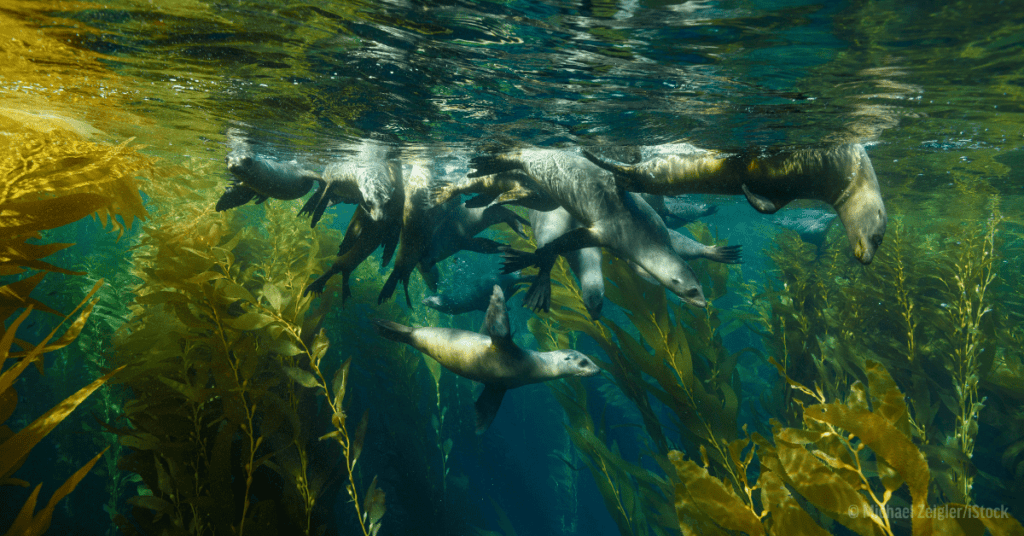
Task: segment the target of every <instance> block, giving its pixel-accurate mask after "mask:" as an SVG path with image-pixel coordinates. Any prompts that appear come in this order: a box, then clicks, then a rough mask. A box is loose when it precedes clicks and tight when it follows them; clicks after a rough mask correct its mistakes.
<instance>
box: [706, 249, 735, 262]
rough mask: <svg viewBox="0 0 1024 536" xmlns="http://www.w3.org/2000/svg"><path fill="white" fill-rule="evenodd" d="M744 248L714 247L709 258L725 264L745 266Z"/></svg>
mask: <svg viewBox="0 0 1024 536" xmlns="http://www.w3.org/2000/svg"><path fill="white" fill-rule="evenodd" d="M742 248H743V246H712V247H710V248H708V254H707V258H708V260H712V261H715V262H721V263H724V264H743V251H741V250H742Z"/></svg>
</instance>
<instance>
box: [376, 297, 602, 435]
mask: <svg viewBox="0 0 1024 536" xmlns="http://www.w3.org/2000/svg"><path fill="white" fill-rule="evenodd" d="M486 317H487V318H486V320H485V322H484V326H485V329H486V331H487V335H484V334H481V333H475V332H472V331H465V330H460V329H450V328H434V327H423V328H413V327H409V326H403V325H402V324H398V323H396V322H392V321H390V320H375V321H374V324H376V326H377V333H379V334H380V335H381V336H383V337H386V338H388V339H391V340H393V341H397V342H401V343H405V344H408V345H409V346H412V347H413V348H415V349H417V350H419V351H421V352H423V353H424V354H427V355H428V356H430V357H431V358H433V359H434V360H436V361H437V362H438V363H440V364H441V365H442V366H444V367H445V368H446V369H448V370H450V371H452V372H454V373H455V374H458V375H459V376H462V377H463V378H469V379H470V380H473V381H477V382H480V383H483V384H484V390H483V392H482V393H481V394H480V397H479V398H477V400H476V404H475V405H474V406H475V408H476V433H478V434H482V433H484V432H485V431H487V428H488V427H490V425H491V422H492V421H494V417H495V415H497V413H498V408H499V407H501V400H502V398H504V397H505V391H507V390H509V389H514V388H516V387H520V386H523V385H527V384H530V383H538V382H543V381H548V380H555V379H558V378H565V377H569V376H594V375H596V374H598V373H599V372H600V369H599V368H598V367H597V365H595V364H594V362H593V361H591V360H590V358H589V357H587V356H585V355H583V354H582V353H580V352H577V351H576V350H554V351H551V352H536V351H533V350H526V349H524V348H520V347H519V346H516V344H515V343H514V342H512V330H511V327H510V325H509V320H508V311H507V310H506V309H505V296H504V294H503V293H502V291H501V287H499V286H498V285H494V289H493V292H492V294H491V302H490V305H489V306H488V308H487V315H486Z"/></svg>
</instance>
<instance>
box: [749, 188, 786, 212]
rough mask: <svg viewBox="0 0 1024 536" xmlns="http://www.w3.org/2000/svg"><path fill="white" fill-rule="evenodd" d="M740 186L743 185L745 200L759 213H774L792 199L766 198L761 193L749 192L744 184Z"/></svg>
mask: <svg viewBox="0 0 1024 536" xmlns="http://www.w3.org/2000/svg"><path fill="white" fill-rule="evenodd" d="M741 186H742V187H743V195H745V196H747V202H748V203H750V206H752V207H754V209H755V210H757V211H758V212H760V213H761V214H775V213H776V212H778V211H779V209H781V208H782V207H784V206H786V204H788V203H789V202H790V201H792V199H768V198H767V197H765V196H763V195H758V194H755V193H754V192H751V191H750V188H747V185H746V184H743V185H741Z"/></svg>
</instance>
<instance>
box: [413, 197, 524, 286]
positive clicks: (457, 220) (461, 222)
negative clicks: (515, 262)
mask: <svg viewBox="0 0 1024 536" xmlns="http://www.w3.org/2000/svg"><path fill="white" fill-rule="evenodd" d="M497 223H504V224H506V225H508V226H509V227H511V228H512V230H513V231H515V232H516V234H518V235H519V236H521V237H523V238H526V232H525V231H524V230H523V225H528V224H529V222H528V221H526V219H524V218H523V217H522V216H520V215H518V214H516V213H515V212H512V211H511V210H509V209H508V208H507V207H503V206H499V205H490V206H482V207H475V208H468V207H467V206H466V204H465V203H460V204H458V205H455V206H454V207H452V209H451V210H450V211H447V212H445V213H444V214H443V215H442V216H441V217H440V221H439V222H438V223H437V228H436V230H435V231H434V233H433V235H431V238H430V248H429V249H428V250H427V252H426V253H425V254H424V257H423V266H424V267H425V268H427V269H429V268H431V267H433V266H434V265H435V264H437V263H439V262H441V261H443V260H445V259H447V258H448V257H451V256H452V255H454V254H456V253H458V252H460V251H463V250H465V251H475V252H477V253H486V254H492V253H498V252H499V251H500V248H501V247H502V246H503V245H504V244H501V243H500V242H496V241H494V240H491V239H489V238H483V237H478V236H476V235H477V234H479V233H480V232H482V231H483V230H484V229H487V228H488V227H490V226H492V225H494V224H497ZM488 292H490V287H488Z"/></svg>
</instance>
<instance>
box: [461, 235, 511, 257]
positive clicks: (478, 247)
mask: <svg viewBox="0 0 1024 536" xmlns="http://www.w3.org/2000/svg"><path fill="white" fill-rule="evenodd" d="M461 246H462V249H463V250H466V251H473V252H476V253H484V254H488V255H490V254H493V253H500V252H501V251H502V247H503V246H505V244H502V243H501V242H496V241H494V240H491V239H490V238H483V237H480V236H474V237H473V238H467V239H466V240H463V241H462V244H461Z"/></svg>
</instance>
